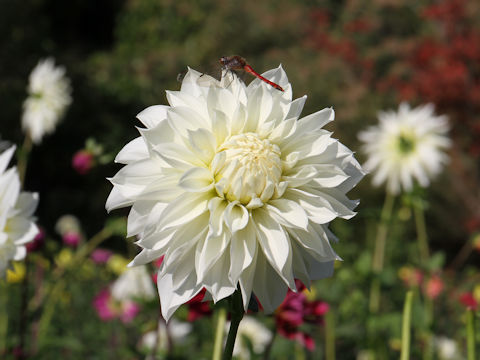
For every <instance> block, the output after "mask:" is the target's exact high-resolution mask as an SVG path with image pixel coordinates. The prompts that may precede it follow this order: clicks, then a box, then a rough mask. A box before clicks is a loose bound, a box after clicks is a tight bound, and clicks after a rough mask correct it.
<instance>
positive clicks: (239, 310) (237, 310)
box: [222, 290, 244, 360]
mask: <svg viewBox="0 0 480 360" xmlns="http://www.w3.org/2000/svg"><path fill="white" fill-rule="evenodd" d="M230 313H231V318H232V319H231V323H230V329H229V330H228V337H227V344H226V345H225V351H224V353H223V358H222V359H223V360H231V359H232V354H233V347H234V346H235V339H236V337H237V331H238V326H239V325H240V321H242V318H243V314H244V310H243V304H242V293H241V292H240V291H239V290H236V291H235V292H234V293H233V295H232V296H231V298H230Z"/></svg>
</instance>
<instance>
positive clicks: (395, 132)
mask: <svg viewBox="0 0 480 360" xmlns="http://www.w3.org/2000/svg"><path fill="white" fill-rule="evenodd" d="M378 118H379V124H378V125H377V126H371V127H370V128H369V129H367V130H366V131H363V132H360V134H359V136H358V137H359V139H360V140H361V141H362V142H364V143H365V144H364V145H363V150H364V152H365V153H366V154H367V156H368V159H367V162H366V163H365V164H364V166H363V167H364V169H365V170H366V171H368V172H370V171H371V172H373V173H374V175H373V184H374V185H375V186H379V185H380V184H382V183H384V182H386V183H387V190H388V191H389V192H390V193H392V194H398V193H400V192H401V190H402V189H403V190H404V191H410V190H411V189H412V187H413V184H414V181H415V180H416V181H417V182H418V183H419V184H420V185H421V186H423V187H426V186H428V185H429V183H430V179H432V178H433V177H434V176H435V175H437V174H438V173H440V171H441V170H442V168H443V165H444V164H445V163H446V162H447V160H448V157H447V156H446V154H445V152H444V151H445V149H446V148H448V147H449V145H450V140H449V138H448V137H447V132H448V130H449V126H448V120H447V117H446V116H444V115H442V116H435V115H434V106H433V105H432V104H426V105H421V106H419V107H416V108H414V109H411V108H410V106H409V105H408V104H406V103H402V104H400V107H399V108H398V112H395V111H393V110H391V111H386V112H380V113H379V114H378Z"/></svg>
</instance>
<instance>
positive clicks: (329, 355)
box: [325, 308, 335, 360]
mask: <svg viewBox="0 0 480 360" xmlns="http://www.w3.org/2000/svg"><path fill="white" fill-rule="evenodd" d="M325 360H335V314H334V313H333V310H332V309H331V308H330V309H329V310H328V311H327V313H326V314H325Z"/></svg>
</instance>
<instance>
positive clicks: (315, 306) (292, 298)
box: [275, 280, 329, 351]
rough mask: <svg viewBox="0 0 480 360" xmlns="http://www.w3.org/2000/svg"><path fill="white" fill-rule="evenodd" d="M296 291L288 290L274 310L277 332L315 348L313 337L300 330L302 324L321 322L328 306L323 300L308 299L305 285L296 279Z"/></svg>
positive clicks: (307, 346)
mask: <svg viewBox="0 0 480 360" xmlns="http://www.w3.org/2000/svg"><path fill="white" fill-rule="evenodd" d="M296 284H297V290H298V292H293V291H291V290H289V291H288V293H287V296H286V298H285V300H284V301H283V303H282V304H281V305H280V307H279V308H278V309H277V311H276V312H275V322H276V326H277V330H278V333H279V334H280V335H282V336H283V337H285V338H287V339H290V340H296V341H298V342H299V343H300V344H302V345H303V346H305V347H306V348H307V349H308V350H310V351H312V350H313V349H314V348H315V342H314V341H313V338H312V337H311V336H310V335H309V334H307V333H306V332H305V331H302V330H300V326H302V325H303V324H315V325H320V324H323V315H324V314H325V313H326V312H327V311H328V309H329V306H328V304H327V303H326V302H323V301H310V300H308V299H307V296H306V295H305V292H304V291H305V290H306V288H305V286H304V285H303V284H302V283H301V282H300V281H299V280H297V281H296Z"/></svg>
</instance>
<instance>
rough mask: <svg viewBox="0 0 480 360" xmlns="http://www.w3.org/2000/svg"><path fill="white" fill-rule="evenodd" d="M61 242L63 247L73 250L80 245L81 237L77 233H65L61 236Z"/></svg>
mask: <svg viewBox="0 0 480 360" xmlns="http://www.w3.org/2000/svg"><path fill="white" fill-rule="evenodd" d="M62 240H63V243H64V244H65V245H67V246H71V247H73V248H75V247H77V246H78V244H80V241H81V240H82V236H81V235H80V234H79V233H77V232H74V231H67V232H65V233H64V234H63V236H62Z"/></svg>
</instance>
